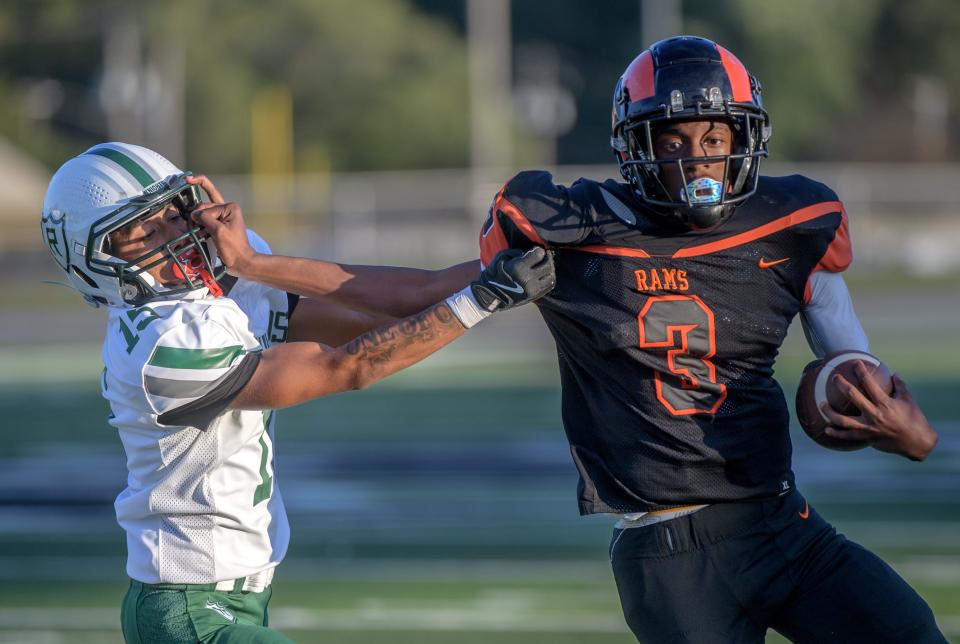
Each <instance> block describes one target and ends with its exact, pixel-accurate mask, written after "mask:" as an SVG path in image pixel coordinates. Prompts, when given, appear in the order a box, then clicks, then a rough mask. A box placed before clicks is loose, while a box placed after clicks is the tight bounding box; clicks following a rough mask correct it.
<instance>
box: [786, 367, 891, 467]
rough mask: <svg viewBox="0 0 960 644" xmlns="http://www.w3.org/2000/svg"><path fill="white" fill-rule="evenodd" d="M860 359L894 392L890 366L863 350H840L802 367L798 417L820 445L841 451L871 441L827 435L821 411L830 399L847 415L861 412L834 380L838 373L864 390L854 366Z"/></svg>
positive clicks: (798, 389) (825, 421) (797, 402)
mask: <svg viewBox="0 0 960 644" xmlns="http://www.w3.org/2000/svg"><path fill="white" fill-rule="evenodd" d="M857 362H863V363H864V365H866V367H867V371H868V372H869V373H870V374H871V375H872V376H873V377H874V378H875V379H876V380H878V381H879V382H880V386H881V387H882V388H883V390H884V391H885V392H886V393H888V394H889V393H892V392H893V379H892V378H891V375H890V370H889V369H888V368H887V366H886V365H885V364H883V362H881V361H880V360H879V359H878V358H877V357H875V356H872V355H870V354H869V353H864V352H862V351H841V352H839V353H834V354H831V355H828V356H826V357H825V358H823V359H821V360H815V361H813V362H811V363H810V364H808V365H807V366H806V367H804V369H803V375H802V376H801V377H800V385H799V386H798V387H797V400H796V408H797V420H799V421H800V426H801V427H803V431H805V432H806V433H807V435H808V436H810V438H812V439H813V440H815V441H816V442H817V443H819V444H820V445H823V446H824V447H828V448H830V449H835V450H840V451H846V452H849V451H853V450H858V449H863V448H864V447H867V445H869V443H868V442H865V441H846V440H842V439H839V438H833V437H831V436H828V435H827V434H826V433H824V432H825V429H826V427H827V425H828V424H829V421H828V420H827V417H826V416H825V415H824V414H823V412H822V411H820V405H822V404H823V403H824V402H829V403H830V406H831V407H833V408H834V409H836V410H837V411H838V412H840V413H841V414H844V415H845V416H859V415H860V410H859V409H857V406H856V405H854V404H853V401H851V400H850V399H849V398H848V397H847V396H846V395H845V394H844V393H843V392H842V391H840V389H839V388H838V387H837V386H836V384H835V383H834V381H833V376H835V375H837V374H839V375H842V376H843V377H844V378H846V379H847V380H848V381H849V382H850V384H852V385H853V386H855V387H857V388H858V389H860V391H864V389H863V386H862V385H861V383H860V377H859V376H858V375H857V372H856V370H855V367H856V364H857Z"/></svg>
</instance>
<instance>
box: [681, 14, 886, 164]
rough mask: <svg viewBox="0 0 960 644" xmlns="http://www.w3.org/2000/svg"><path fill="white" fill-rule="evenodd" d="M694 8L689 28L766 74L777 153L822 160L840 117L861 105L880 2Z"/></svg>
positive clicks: (765, 90) (765, 88) (767, 101)
mask: <svg viewBox="0 0 960 644" xmlns="http://www.w3.org/2000/svg"><path fill="white" fill-rule="evenodd" d="M688 9H689V11H690V12H691V13H692V15H691V16H690V17H689V19H688V22H687V25H688V27H689V29H688V31H690V32H692V33H697V34H698V35H703V36H705V37H707V38H711V39H713V40H716V41H718V42H720V43H721V44H723V45H724V46H726V47H727V48H728V49H730V50H731V51H733V52H734V53H735V54H736V55H737V56H738V57H739V58H740V59H741V61H742V62H743V63H744V64H745V65H746V66H747V69H749V70H750V72H751V73H752V74H754V75H755V76H757V77H758V78H759V79H760V82H761V84H762V85H763V100H764V106H765V107H766V109H767V112H768V113H769V114H770V116H771V119H772V123H773V137H774V138H773V140H772V141H771V146H770V149H771V156H773V157H779V158H790V159H796V160H801V159H814V158H823V157H824V151H825V150H828V149H832V145H831V141H830V139H829V134H830V131H831V126H832V124H833V123H835V122H836V118H837V117H838V116H845V115H847V114H849V113H852V112H854V111H855V110H856V109H857V108H859V107H862V98H863V96H862V93H861V89H862V87H863V85H864V79H865V78H867V77H869V75H870V74H871V72H872V71H873V65H872V64H873V61H871V60H870V58H869V57H868V56H867V55H866V54H867V52H868V51H869V50H870V47H871V43H872V40H871V39H872V37H873V35H874V33H875V31H876V25H877V22H878V18H879V15H880V10H881V0H859V1H858V2H835V1H834V0H764V1H762V2H761V1H759V0H730V2H728V3H723V4H719V3H712V2H711V3H710V4H709V6H705V4H704V3H702V2H700V3H691V6H690V7H689V8H688Z"/></svg>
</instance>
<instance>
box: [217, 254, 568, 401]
mask: <svg viewBox="0 0 960 644" xmlns="http://www.w3.org/2000/svg"><path fill="white" fill-rule="evenodd" d="M555 283H556V278H555V275H554V269H553V261H552V258H551V257H550V255H549V254H548V253H546V252H545V251H544V250H543V249H542V248H535V249H531V250H529V251H527V252H525V253H521V252H520V251H516V250H508V251H504V252H502V253H500V254H499V255H497V256H496V257H495V258H494V261H492V262H491V263H490V266H488V267H487V268H486V269H485V270H484V271H483V272H482V273H481V274H480V276H479V277H478V278H477V279H476V280H475V281H473V282H472V283H471V284H470V285H469V286H467V287H466V288H464V289H463V290H462V291H460V292H459V293H457V294H455V295H453V296H451V297H449V298H447V300H446V301H444V302H440V303H438V304H435V305H433V306H431V307H430V308H428V309H426V310H424V311H422V312H420V313H417V314H416V315H413V316H409V317H406V318H404V319H401V320H397V321H395V322H392V323H389V324H387V325H385V326H382V327H380V328H377V329H374V330H372V331H368V332H366V333H364V334H362V335H360V336H359V337H357V338H355V339H353V340H351V341H350V342H348V343H346V344H344V345H343V346H340V347H337V348H336V349H331V348H330V347H326V346H324V345H322V344H319V343H316V342H293V343H289V344H284V345H279V346H274V347H271V348H270V349H267V350H266V351H264V352H263V354H262V355H261V357H260V362H259V364H258V365H257V367H256V370H255V371H254V373H253V375H252V377H251V378H250V380H249V381H248V382H247V384H246V385H245V386H244V388H243V389H242V390H241V391H240V393H239V394H238V395H237V397H236V398H234V399H233V402H232V403H231V404H230V407H231V408H233V409H273V408H279V407H288V406H290V405H295V404H298V403H301V402H306V401H308V400H312V399H314V398H319V397H321V396H326V395H329V394H333V393H337V392H340V391H348V390H351V389H362V388H363V387H366V386H368V385H371V384H373V383H374V382H377V381H378V380H381V379H382V378H385V377H387V376H389V375H390V374H392V373H396V372H397V371H400V370H401V369H404V368H406V367H409V366H410V365H412V364H414V363H416V362H419V361H420V360H422V359H424V358H426V357H427V356H429V355H430V354H432V353H434V352H435V351H437V350H439V349H440V348H442V347H444V346H446V345H447V344H449V343H450V342H452V341H453V340H455V339H456V338H458V337H459V336H460V335H462V334H463V332H464V331H465V330H466V329H467V328H469V327H471V326H473V325H474V324H476V323H477V322H479V321H480V320H482V319H483V318H484V317H486V316H488V315H490V314H491V313H493V312H495V311H501V310H506V309H509V308H513V307H515V306H520V305H522V304H526V303H527V302H530V301H533V300H535V299H537V298H539V297H542V296H543V295H546V294H547V293H548V292H550V290H551V289H552V288H553V286H554V284H555Z"/></svg>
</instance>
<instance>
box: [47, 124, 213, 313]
mask: <svg viewBox="0 0 960 644" xmlns="http://www.w3.org/2000/svg"><path fill="white" fill-rule="evenodd" d="M188 174H189V173H184V172H182V171H181V170H179V169H178V168H177V167H176V166H174V165H173V164H171V163H170V162H169V161H167V160H166V159H165V158H163V157H162V156H160V155H159V154H157V153H156V152H153V151H151V150H148V149H146V148H142V147H139V146H135V145H130V144H127V143H106V144H101V145H98V146H94V147H93V148H91V149H89V150H87V151H86V152H85V153H83V154H81V155H79V156H77V157H74V158H73V159H70V160H69V161H67V162H66V163H65V164H64V165H63V166H61V168H60V169H59V170H58V171H57V172H56V173H55V174H54V176H53V178H52V179H51V181H50V187H49V188H48V190H47V195H46V198H45V200H44V208H43V217H42V220H41V228H42V233H43V237H44V241H45V242H46V243H47V246H48V248H49V250H50V253H51V255H52V256H53V258H54V260H55V261H56V262H57V264H58V266H59V267H60V269H61V270H63V271H64V273H65V275H66V277H67V280H68V285H69V286H71V287H72V288H74V289H75V290H77V291H79V292H80V294H81V295H82V296H83V297H84V299H85V300H86V301H87V303H89V304H91V305H92V306H95V307H96V306H101V305H111V306H140V305H142V304H143V303H145V302H149V301H151V300H155V299H160V298H166V297H175V296H183V295H184V294H186V293H188V292H191V291H199V290H200V289H202V288H204V287H206V288H207V289H208V290H209V291H210V292H211V293H213V294H214V295H218V294H220V293H221V290H220V288H219V286H218V284H217V280H218V279H220V278H221V277H223V276H224V275H225V274H226V268H225V267H223V266H222V265H221V264H219V262H218V260H217V257H216V252H215V249H214V247H213V245H212V243H210V242H209V241H208V240H209V236H208V235H207V233H206V232H205V231H204V230H203V229H202V228H201V227H199V226H197V225H195V224H194V223H193V222H192V221H191V219H190V212H191V211H192V210H193V209H194V208H196V206H197V205H199V204H200V202H201V195H200V191H199V188H197V187H196V186H193V185H190V184H188V183H187V182H186V177H187V176H188ZM171 205H172V206H173V207H174V208H176V210H177V212H178V213H179V216H180V217H182V218H183V221H184V222H185V225H183V226H178V228H180V229H181V230H182V231H183V233H182V234H176V235H174V238H173V239H163V240H162V241H158V242H157V243H156V244H155V245H154V246H153V247H152V248H151V247H148V246H146V245H144V244H141V245H140V246H139V247H135V248H134V249H133V250H131V251H128V252H123V253H121V252H119V250H118V246H117V243H114V242H115V241H116V238H117V235H116V233H117V232H118V231H121V230H122V229H124V228H130V227H133V226H135V225H136V224H137V223H138V222H142V221H145V220H147V219H150V218H151V217H154V216H156V215H158V213H162V212H165V211H167V210H168V209H169V207H170V206H171ZM168 221H169V220H168ZM170 230H171V229H170V228H165V232H166V234H165V235H164V237H170V236H171V235H170ZM132 254H136V256H135V257H134V256H132ZM121 255H122V256H121ZM161 267H162V268H161ZM158 268H160V269H161V270H162V275H163V278H162V279H161V278H158V276H159V275H161V270H158Z"/></svg>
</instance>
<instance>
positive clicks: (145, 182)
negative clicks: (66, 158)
mask: <svg viewBox="0 0 960 644" xmlns="http://www.w3.org/2000/svg"><path fill="white" fill-rule="evenodd" d="M87 154H96V155H97V156H101V157H105V158H107V159H110V160H111V161H113V162H114V163H116V164H117V165H118V166H120V167H121V168H123V169H124V170H126V171H127V172H129V173H130V174H131V175H132V176H133V178H134V179H136V180H137V181H139V182H140V186H141V187H143V188H146V187H147V186H149V185H152V184H154V183H156V182H157V180H158V179H159V177H157V178H154V177H151V176H150V173H149V172H147V171H146V170H144V168H143V166H142V165H140V164H139V163H137V162H136V161H134V160H133V159H131V158H130V157H128V156H127V155H126V154H124V153H123V152H120V151H119V150H114V149H113V148H108V147H106V146H100V147H97V148H94V149H92V150H90V151H89V152H87Z"/></svg>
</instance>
